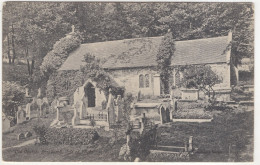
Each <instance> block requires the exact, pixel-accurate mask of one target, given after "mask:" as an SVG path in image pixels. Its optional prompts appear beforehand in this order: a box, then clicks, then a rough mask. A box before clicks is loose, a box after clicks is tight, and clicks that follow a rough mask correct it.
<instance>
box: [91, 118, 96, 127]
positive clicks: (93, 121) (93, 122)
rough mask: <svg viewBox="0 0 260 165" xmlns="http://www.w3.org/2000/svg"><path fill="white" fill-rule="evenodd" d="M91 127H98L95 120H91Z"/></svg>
mask: <svg viewBox="0 0 260 165" xmlns="http://www.w3.org/2000/svg"><path fill="white" fill-rule="evenodd" d="M90 125H91V126H92V127H95V126H96V121H95V120H94V119H91V120H90Z"/></svg>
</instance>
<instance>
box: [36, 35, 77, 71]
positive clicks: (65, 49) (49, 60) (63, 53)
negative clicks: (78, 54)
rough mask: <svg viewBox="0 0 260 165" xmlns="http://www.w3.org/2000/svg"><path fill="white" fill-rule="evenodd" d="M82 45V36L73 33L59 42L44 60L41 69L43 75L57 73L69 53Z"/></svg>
mask: <svg viewBox="0 0 260 165" xmlns="http://www.w3.org/2000/svg"><path fill="white" fill-rule="evenodd" d="M80 44H81V36H80V34H78V33H73V34H71V35H70V36H66V37H64V38H61V39H60V40H59V41H57V42H56V43H55V44H54V46H53V49H52V50H51V51H50V52H49V53H48V54H47V55H46V56H45V57H44V58H43V62H42V65H41V66H40V69H41V71H42V72H43V73H46V74H51V73H53V72H54V71H56V70H57V69H58V68H59V67H60V66H61V65H62V63H63V62H64V61H65V60H66V59H67V57H68V56H69V53H70V52H72V51H73V50H75V49H76V48H77V47H79V45H80Z"/></svg>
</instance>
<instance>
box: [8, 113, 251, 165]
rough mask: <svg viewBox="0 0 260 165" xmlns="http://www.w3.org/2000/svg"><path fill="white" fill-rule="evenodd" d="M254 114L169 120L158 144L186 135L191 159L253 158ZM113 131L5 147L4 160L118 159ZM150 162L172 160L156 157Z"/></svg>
mask: <svg viewBox="0 0 260 165" xmlns="http://www.w3.org/2000/svg"><path fill="white" fill-rule="evenodd" d="M253 116H254V114H253V112H244V113H231V112H228V113H224V112H223V113H220V114H218V115H217V116H216V117H215V119H214V120H213V121H212V122H211V123H169V124H167V125H164V126H161V127H159V129H158V132H159V133H160V134H161V136H160V139H161V140H160V142H159V144H160V145H177V146H184V141H187V140H188V138H189V136H193V146H194V147H195V148H198V152H197V153H196V154H194V155H191V157H190V158H191V160H190V161H195V162H205V161H211V162H218V161H220V162H225V161H252V160H253V130H254V128H253ZM46 123H47V121H46ZM28 124H29V123H28ZM31 125H32V124H31ZM115 133H117V131H116V130H115V131H109V132H106V131H100V132H99V135H100V136H101V137H100V139H99V140H97V141H95V143H93V144H89V145H81V146H78V145H74V146H73V145H57V146H55V145H42V146H39V145H31V146H24V147H21V148H13V149H8V150H5V151H3V159H4V160H5V161H119V160H118V154H119V151H120V148H121V146H122V145H123V144H124V143H125V142H126V141H125V137H124V135H123V134H117V137H118V139H117V140H116V139H115ZM118 133H119V132H118ZM121 133H122V132H121ZM5 138H7V137H5ZM15 138H16V137H15ZM3 141H5V140H3ZM4 143H5V142H4ZM229 146H230V147H229ZM229 149H230V153H229ZM149 160H150V161H151V159H147V160H144V161H149ZM152 161H174V160H171V159H170V158H169V160H167V159H161V158H160V157H156V159H152Z"/></svg>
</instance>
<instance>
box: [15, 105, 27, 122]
mask: <svg viewBox="0 0 260 165" xmlns="http://www.w3.org/2000/svg"><path fill="white" fill-rule="evenodd" d="M16 114H17V124H22V123H23V122H25V121H26V112H25V111H24V110H23V109H22V107H21V106H19V107H18V111H17V113H16Z"/></svg>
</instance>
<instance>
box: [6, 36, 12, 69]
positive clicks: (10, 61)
mask: <svg viewBox="0 0 260 165" xmlns="http://www.w3.org/2000/svg"><path fill="white" fill-rule="evenodd" d="M7 48H8V51H7V55H8V60H9V64H11V63H12V60H11V55H10V41H9V34H7Z"/></svg>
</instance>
